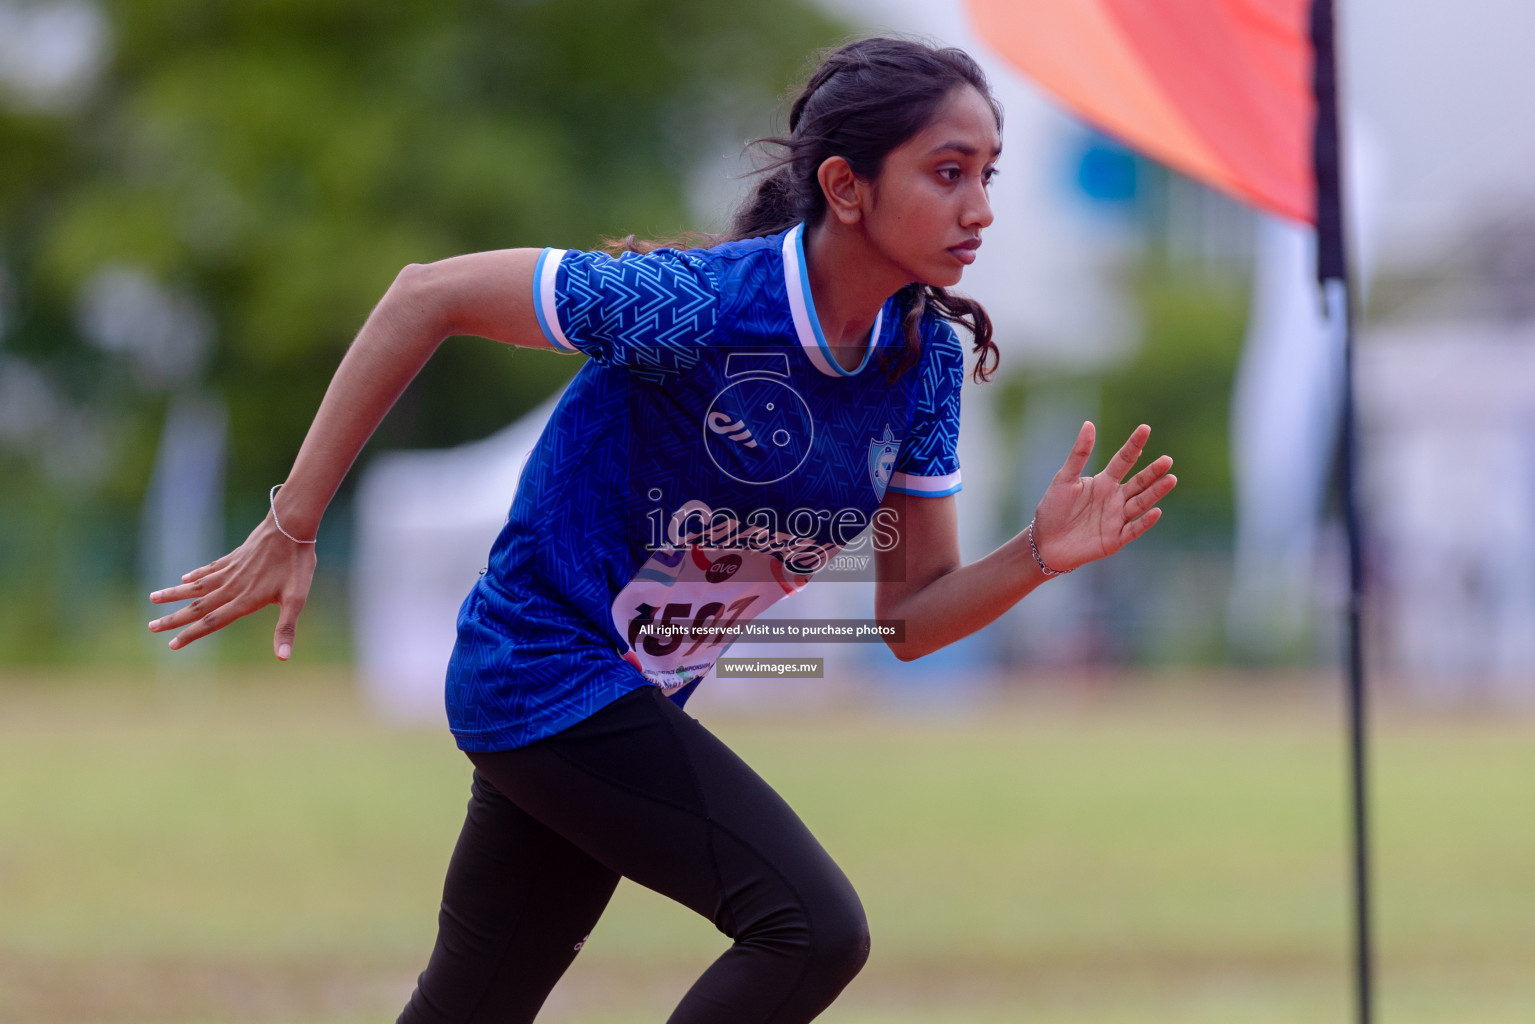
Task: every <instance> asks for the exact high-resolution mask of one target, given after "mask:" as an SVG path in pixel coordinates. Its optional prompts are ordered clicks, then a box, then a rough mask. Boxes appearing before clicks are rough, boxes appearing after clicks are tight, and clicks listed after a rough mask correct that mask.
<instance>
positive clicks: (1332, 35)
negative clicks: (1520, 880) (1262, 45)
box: [1311, 0, 1374, 1024]
mask: <svg viewBox="0 0 1535 1024" xmlns="http://www.w3.org/2000/svg"><path fill="white" fill-rule="evenodd" d="M1311 43H1312V50H1313V53H1314V55H1315V60H1316V64H1315V66H1314V71H1313V75H1312V81H1313V85H1314V87H1315V90H1316V112H1317V116H1316V135H1315V140H1314V148H1313V156H1314V160H1315V167H1316V204H1317V206H1316V239H1317V281H1318V283H1319V284H1320V286H1321V290H1322V301H1323V303H1324V304H1325V309H1326V312H1327V321H1328V324H1329V329H1330V330H1331V331H1332V332H1333V336H1334V339H1335V340H1336V341H1341V343H1342V346H1341V347H1342V350H1343V410H1342V411H1343V415H1342V420H1343V423H1342V435H1343V436H1342V445H1341V448H1342V459H1341V467H1340V469H1341V473H1340V476H1341V477H1342V491H1343V495H1342V497H1343V519H1344V526H1345V529H1346V531H1347V534H1348V730H1349V774H1350V783H1351V787H1350V788H1351V795H1352V801H1351V804H1352V807H1351V810H1352V825H1353V850H1352V853H1353V858H1352V868H1353V877H1352V881H1353V889H1354V988H1355V996H1356V1000H1357V1001H1356V1007H1357V1010H1358V1016H1357V1019H1358V1021H1359V1024H1370V1021H1371V1017H1372V1010H1373V1005H1372V1002H1373V993H1374V985H1373V971H1372V961H1371V948H1370V857H1369V844H1368V838H1369V834H1368V831H1367V828H1366V826H1367V824H1368V814H1367V809H1368V804H1367V802H1366V796H1367V790H1366V787H1365V737H1366V735H1367V733H1366V729H1365V688H1364V653H1363V644H1364V639H1363V636H1362V635H1361V632H1360V613H1361V610H1362V608H1361V606H1362V604H1363V600H1364V557H1363V550H1362V548H1363V545H1362V541H1363V538H1362V535H1361V531H1360V523H1359V504H1358V495H1357V493H1356V487H1357V479H1356V478H1357V472H1356V471H1357V469H1358V437H1357V431H1356V423H1355V410H1354V318H1353V311H1352V304H1351V303H1350V301H1349V300H1350V292H1349V273H1348V248H1347V244H1346V237H1345V234H1346V233H1345V230H1344V224H1345V222H1344V216H1343V175H1342V146H1341V143H1340V139H1339V134H1340V133H1339V130H1338V60H1337V47H1336V20H1335V17H1334V13H1333V0H1312V5H1311Z"/></svg>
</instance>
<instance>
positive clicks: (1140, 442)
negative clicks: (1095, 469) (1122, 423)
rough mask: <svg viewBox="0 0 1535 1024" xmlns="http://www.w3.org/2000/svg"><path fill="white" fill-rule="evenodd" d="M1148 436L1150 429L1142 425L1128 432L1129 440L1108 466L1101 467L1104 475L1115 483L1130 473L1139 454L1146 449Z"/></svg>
mask: <svg viewBox="0 0 1535 1024" xmlns="http://www.w3.org/2000/svg"><path fill="white" fill-rule="evenodd" d="M1150 436H1151V428H1150V427H1148V426H1147V425H1146V424H1144V423H1142V424H1141V425H1140V426H1138V427H1136V428H1135V429H1134V430H1132V431H1130V438H1129V440H1127V441H1126V442H1125V443H1124V444H1123V445H1122V446H1121V447H1120V449H1119V451H1117V452H1115V453H1114V457H1113V458H1112V459H1110V460H1109V464H1108V465H1107V466H1104V467H1103V472H1104V475H1106V476H1108V477H1109V478H1111V479H1113V480H1116V481H1117V480H1123V479H1124V478H1125V474H1126V473H1128V472H1130V469H1131V467H1133V466H1134V465H1135V464H1136V462H1137V461H1139V460H1140V457H1141V452H1142V451H1144V450H1145V448H1146V439H1147V438H1148V437H1150Z"/></svg>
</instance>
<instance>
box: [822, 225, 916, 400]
mask: <svg viewBox="0 0 1535 1024" xmlns="http://www.w3.org/2000/svg"><path fill="white" fill-rule="evenodd" d="M805 264H806V268H805V269H806V270H807V272H808V273H809V276H810V297H811V299H812V300H813V301H814V302H815V311H816V317H817V319H819V320H820V321H821V334H822V335H823V336H824V337H825V338H826V344H828V345H830V346H831V348H832V352H833V353H834V354H835V355H836V358H837V362H839V363H841V364H842V366H843V368H844V369H849V370H851V369H854V368H856V367H857V366H858V365H859V364H860V363H861V362H862V361H863V357H864V352H865V351H866V350H867V349H868V341H869V331H870V330H871V329H872V328H873V327H874V318H875V317H876V316H878V315H879V309H880V307H881V306H883V305H884V304H885V300H886V299H888V298H889V297H890V296H891V295H893V294H894V293H895V292H897V291H899V290H900V289H901V288H902V287H903V286H904V285H906V284H907V283H908V280H909V279H908V278H906V277H905V275H903V274H902V273H901V270H900V268H899V267H897V266H895V265H894V264H893V263H891V262H890V261H889V260H887V259H885V258H884V256H882V255H881V254H880V253H879V252H878V251H876V250H875V249H874V247H873V246H872V245H870V244H869V240H868V239H867V238H866V237H865V236H864V234H863V232H862V231H860V230H859V226H858V225H854V226H851V227H849V226H848V225H845V224H843V223H842V222H840V221H838V220H837V219H836V218H834V217H828V218H826V220H824V221H822V222H821V223H820V224H806V225H805Z"/></svg>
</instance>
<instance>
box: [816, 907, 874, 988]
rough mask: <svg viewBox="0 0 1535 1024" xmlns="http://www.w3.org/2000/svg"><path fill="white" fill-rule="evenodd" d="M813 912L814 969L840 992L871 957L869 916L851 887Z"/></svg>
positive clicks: (825, 981)
mask: <svg viewBox="0 0 1535 1024" xmlns="http://www.w3.org/2000/svg"><path fill="white" fill-rule="evenodd" d="M811 913H812V916H811V934H810V949H811V957H812V968H813V969H814V970H815V972H816V973H817V974H819V975H820V976H821V978H822V982H823V983H824V984H826V985H828V986H831V987H835V989H836V990H837V991H841V989H842V987H843V986H844V985H846V984H847V983H848V982H850V981H852V980H853V978H854V977H855V976H856V975H857V974H858V972H859V971H861V970H862V969H863V965H864V964H865V963H867V962H868V960H869V919H868V917H867V916H866V915H865V914H864V910H863V904H862V903H861V902H860V901H859V899H858V894H857V893H855V892H854V891H853V890H852V888H851V887H849V888H848V889H847V890H846V893H845V894H844V895H843V897H842V898H841V899H839V900H836V901H831V902H828V903H826V904H821V905H817V906H816V907H814V908H813V909H812V912H811Z"/></svg>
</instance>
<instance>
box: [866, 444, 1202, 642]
mask: <svg viewBox="0 0 1535 1024" xmlns="http://www.w3.org/2000/svg"><path fill="white" fill-rule="evenodd" d="M1150 435H1151V428H1150V427H1148V426H1146V425H1145V424H1142V425H1141V426H1139V427H1137V428H1136V429H1135V431H1134V432H1133V433H1132V434H1131V435H1130V439H1129V440H1128V441H1126V442H1125V444H1124V446H1123V447H1121V448H1120V449H1119V451H1118V452H1117V453H1116V454H1115V455H1114V457H1113V458H1112V459H1110V460H1109V464H1108V465H1107V466H1105V467H1104V468H1103V471H1102V472H1100V473H1098V474H1097V475H1096V476H1082V475H1081V474H1082V470H1083V468H1085V467H1086V465H1087V459H1088V456H1090V455H1091V454H1092V451H1093V438H1094V428H1093V425H1092V424H1091V423H1084V424H1082V430H1081V432H1080V433H1079V434H1078V435H1077V441H1076V444H1075V445H1073V447H1072V450H1071V454H1070V455H1068V456H1067V457H1066V463H1065V465H1063V466H1062V467H1061V469H1060V472H1058V473H1056V475H1055V478H1054V479H1053V480H1051V481H1050V486H1049V487H1048V488H1046V489H1045V496H1044V497H1043V498H1042V499H1040V502H1039V505H1038V507H1037V508H1036V509H1035V510H1034V533H1035V536H1034V543H1035V545H1036V546H1037V547H1038V548H1039V554H1040V558H1041V559H1042V560H1043V561H1044V563H1045V564H1046V565H1048V566H1049V567H1050V568H1052V569H1060V570H1067V569H1075V568H1076V567H1077V566H1079V565H1084V564H1086V563H1088V562H1091V561H1095V560H1096V559H1099V558H1107V557H1108V556H1109V555H1112V554H1113V553H1114V552H1116V551H1118V550H1119V549H1120V548H1122V547H1124V546H1125V545H1126V544H1128V543H1130V542H1131V541H1132V540H1134V539H1135V538H1137V537H1139V536H1140V535H1141V534H1143V533H1145V532H1146V531H1147V530H1149V529H1151V527H1152V525H1153V524H1154V523H1155V522H1156V521H1157V519H1159V518H1160V517H1161V515H1162V510H1161V509H1160V508H1157V507H1156V503H1157V502H1158V501H1161V500H1162V498H1163V497H1165V496H1166V495H1167V494H1168V492H1170V491H1171V490H1172V489H1173V487H1174V486H1176V485H1177V483H1178V478H1177V477H1175V476H1173V475H1172V474H1171V473H1170V472H1168V470H1170V469H1172V465H1173V460H1172V459H1171V458H1169V457H1168V456H1166V455H1163V456H1162V457H1161V458H1158V459H1156V460H1155V461H1153V462H1152V463H1151V464H1150V465H1148V466H1147V467H1146V468H1145V469H1143V470H1141V471H1140V472H1139V473H1137V474H1136V475H1135V476H1133V477H1131V478H1130V479H1129V480H1125V477H1126V476H1127V475H1128V474H1129V472H1130V470H1131V469H1132V468H1134V466H1135V463H1136V462H1137V461H1138V460H1139V459H1140V457H1141V453H1142V452H1143V451H1144V450H1145V447H1146V440H1147V438H1148V437H1150ZM883 507H885V508H887V509H890V510H892V511H893V512H894V514H895V517H896V529H895V531H894V533H895V537H896V541H895V544H894V545H893V546H889V547H888V548H887V550H885V551H879V550H878V549H876V551H875V556H874V557H875V568H876V571H877V573H878V580H879V581H878V583H877V584H876V586H875V592H874V614H875V616H876V617H877V618H881V619H902V620H905V622H906V638H905V641H904V642H903V643H900V644H891V645H890V649H891V650H892V651H894V652H895V655H896V657H898V658H900V659H901V660H902V661H911V660H912V659H914V658H920V657H922V656H923V655H924V654H931V653H932V652H933V651H936V650H938V649H939V648H940V647H945V646H947V645H948V644H951V643H953V642H954V641H956V640H959V639H961V638H962V637H966V636H969V635H970V634H971V633H974V632H975V631H976V630H978V629H980V628H981V627H982V626H985V625H986V624H987V623H989V622H991V621H992V620H994V619H996V618H997V616H999V615H1001V614H1002V613H1003V612H1005V611H1007V610H1008V609H1009V608H1011V607H1012V606H1013V605H1015V604H1017V603H1018V601H1019V600H1021V599H1022V598H1023V597H1024V596H1025V595H1027V594H1028V593H1029V592H1030V591H1032V590H1033V589H1034V588H1035V587H1037V586H1039V585H1040V584H1041V583H1043V582H1044V581H1045V580H1046V579H1047V578H1048V577H1047V576H1045V574H1044V572H1043V571H1042V570H1041V569H1040V567H1039V563H1038V562H1036V561H1035V559H1034V554H1033V552H1032V551H1031V550H1030V548H1029V537H1028V533H1027V530H1026V529H1025V530H1024V531H1023V532H1020V533H1019V534H1017V535H1016V536H1015V537H1013V538H1012V539H1011V540H1009V541H1008V542H1007V543H1005V544H1003V545H1002V546H1001V547H999V548H997V550H995V551H993V552H992V553H991V554H989V555H987V556H986V557H985V558H982V559H980V560H979V561H976V562H972V563H970V564H969V565H961V564H960V558H959V530H958V525H957V524H958V517H957V515H956V512H955V502H954V496H953V495H949V496H948V497H943V498H922V497H916V496H911V495H906V494H901V493H898V492H894V491H887V492H886V493H885V500H884V506H883Z"/></svg>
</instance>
